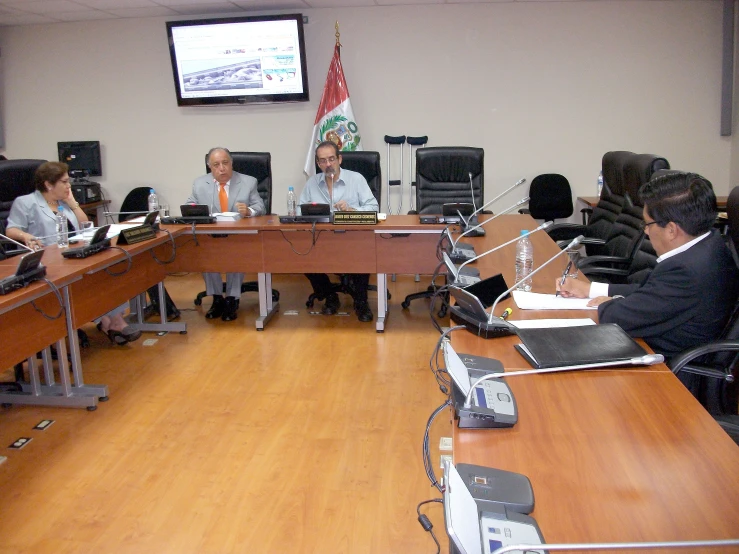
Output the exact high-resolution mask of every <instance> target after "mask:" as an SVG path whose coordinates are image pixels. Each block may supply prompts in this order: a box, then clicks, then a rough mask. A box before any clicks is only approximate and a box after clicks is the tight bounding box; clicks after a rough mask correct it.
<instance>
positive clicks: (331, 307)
mask: <svg viewBox="0 0 739 554" xmlns="http://www.w3.org/2000/svg"><path fill="white" fill-rule="evenodd" d="M340 305H341V303H340V302H339V295H338V294H336V293H335V292H332V293H331V294H329V295H328V296H327V297H326V303H325V304H324V305H323V308H321V313H322V314H323V315H334V314H335V313H336V312H338V311H339V306H340Z"/></svg>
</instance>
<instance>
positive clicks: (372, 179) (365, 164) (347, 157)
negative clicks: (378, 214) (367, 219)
mask: <svg viewBox="0 0 739 554" xmlns="http://www.w3.org/2000/svg"><path fill="white" fill-rule="evenodd" d="M341 168H342V169H348V170H349V171H356V172H357V173H361V174H362V176H363V177H364V178H365V179H366V181H367V185H369V188H370V190H371V191H372V194H373V196H374V197H375V200H377V205H378V207H379V206H381V205H382V204H381V202H380V200H381V198H382V170H381V168H380V153H379V152H372V151H370V152H365V151H353V152H341ZM320 171H321V169H320V168H319V167H318V166H317V165H316V173H320ZM339 279H340V280H339V282H338V283H331V292H333V293H337V294H338V293H342V294H348V295H349V296H351V297H352V298H354V297H355V294H354V284H353V283H352V280H351V275H350V274H340V275H339ZM367 290H374V291H376V290H377V287H376V286H375V285H369V286H368V287H367ZM387 297H388V300H389V299H390V297H391V295H390V292H388V293H387ZM316 300H318V297H317V296H316V295H315V294H313V293H311V295H310V296H309V297H308V300H307V301H306V302H305V305H306V306H307V307H308V308H312V307H313V304H314V303H315V301H316Z"/></svg>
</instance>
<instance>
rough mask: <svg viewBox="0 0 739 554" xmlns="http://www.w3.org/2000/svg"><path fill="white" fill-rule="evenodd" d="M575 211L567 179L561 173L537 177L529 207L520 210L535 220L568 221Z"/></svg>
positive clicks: (531, 191)
mask: <svg viewBox="0 0 739 554" xmlns="http://www.w3.org/2000/svg"><path fill="white" fill-rule="evenodd" d="M574 211H575V209H574V207H573V205H572V189H571V188H570V182H569V181H568V180H567V177H565V176H564V175H560V174H559V173H544V174H542V175H537V176H536V177H534V180H533V181H531V186H530V187H529V207H528V208H523V209H521V210H518V212H519V213H522V214H530V215H531V217H533V218H534V219H543V220H544V221H554V220H555V219H566V218H568V217H570V216H571V215H572V214H573V212H574Z"/></svg>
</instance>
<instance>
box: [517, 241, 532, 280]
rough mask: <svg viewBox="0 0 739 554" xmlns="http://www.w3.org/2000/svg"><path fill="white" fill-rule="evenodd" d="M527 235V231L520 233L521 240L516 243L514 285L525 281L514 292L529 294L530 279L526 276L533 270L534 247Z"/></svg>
mask: <svg viewBox="0 0 739 554" xmlns="http://www.w3.org/2000/svg"><path fill="white" fill-rule="evenodd" d="M528 234H529V232H528V231H525V230H524V231H521V236H522V237H523V238H522V239H520V240H519V241H518V242H517V243H516V283H518V282H519V281H521V280H522V279H525V280H524V281H523V282H521V284H520V285H518V286H517V287H516V290H523V291H526V292H531V277H528V276H529V275H530V274H531V272H532V271H533V270H534V245H533V244H531V241H530V240H529V237H528ZM527 277H528V278H527Z"/></svg>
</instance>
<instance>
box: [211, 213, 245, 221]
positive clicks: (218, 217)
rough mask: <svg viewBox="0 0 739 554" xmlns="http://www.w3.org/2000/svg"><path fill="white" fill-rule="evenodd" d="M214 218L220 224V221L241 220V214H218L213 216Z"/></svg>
mask: <svg viewBox="0 0 739 554" xmlns="http://www.w3.org/2000/svg"><path fill="white" fill-rule="evenodd" d="M213 215H214V216H216V221H218V222H222V221H238V220H239V219H241V214H240V213H239V212H223V213H220V214H213Z"/></svg>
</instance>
